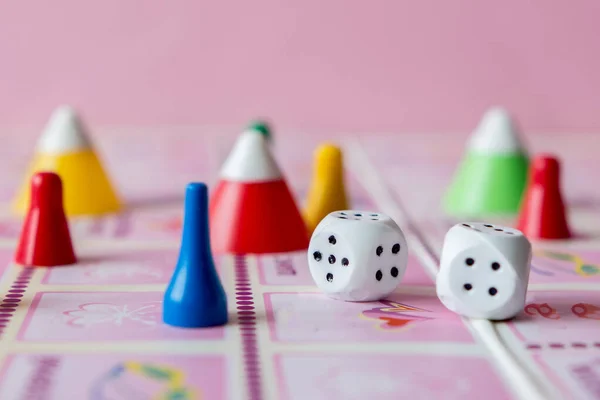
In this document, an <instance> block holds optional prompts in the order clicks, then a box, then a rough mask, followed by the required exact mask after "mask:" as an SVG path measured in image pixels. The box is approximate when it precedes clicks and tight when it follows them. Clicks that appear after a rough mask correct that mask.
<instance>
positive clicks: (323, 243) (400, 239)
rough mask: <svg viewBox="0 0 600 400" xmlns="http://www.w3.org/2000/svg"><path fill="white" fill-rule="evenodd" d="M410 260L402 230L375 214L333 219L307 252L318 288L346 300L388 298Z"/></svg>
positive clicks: (318, 230) (335, 214)
mask: <svg viewBox="0 0 600 400" xmlns="http://www.w3.org/2000/svg"><path fill="white" fill-rule="evenodd" d="M407 259H408V248H407V244H406V239H405V238H404V234H403V233H402V231H401V230H400V228H399V227H398V225H397V224H396V223H395V222H394V221H393V220H392V219H391V218H389V217H388V216H387V215H385V214H382V213H378V212H372V211H358V210H344V211H336V212H333V213H331V214H329V215H328V216H327V217H325V218H324V219H323V220H322V221H321V223H320V224H319V225H318V226H317V228H316V229H315V231H314V233H313V236H312V238H311V241H310V245H309V251H308V263H309V268H310V272H311V275H312V277H313V279H314V281H315V283H316V284H317V286H318V287H319V288H320V289H321V290H322V291H323V292H325V293H326V294H327V295H329V296H330V297H333V298H335V299H339V300H346V301H373V300H379V299H382V298H385V297H386V296H388V295H389V294H390V293H391V292H393V291H394V289H396V287H397V286H398V285H399V283H400V281H401V280H402V277H403V275H404V272H405V270H406V264H407Z"/></svg>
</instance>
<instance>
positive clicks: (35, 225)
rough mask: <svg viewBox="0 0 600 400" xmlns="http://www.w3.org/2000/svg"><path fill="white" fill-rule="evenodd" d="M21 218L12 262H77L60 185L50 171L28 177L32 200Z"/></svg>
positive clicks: (46, 264)
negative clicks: (21, 223) (21, 225)
mask: <svg viewBox="0 0 600 400" xmlns="http://www.w3.org/2000/svg"><path fill="white" fill-rule="evenodd" d="M29 203H30V206H29V211H28V212H27V216H26V217H25V221H24V222H23V228H22V230H21V236H20V239H19V244H18V246H17V251H16V253H15V262H16V263H17V264H21V265H23V266H26V267H53V266H57V265H68V264H74V263H76V262H77V259H76V257H75V253H74V251H73V245H72V243H71V234H70V233H69V224H68V222H67V217H66V216H65V213H64V209H63V188H62V182H61V180H60V177H59V176H58V175H57V174H55V173H53V172H38V173H37V174H35V175H34V176H33V177H32V178H31V201H30V202H29Z"/></svg>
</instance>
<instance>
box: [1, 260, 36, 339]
mask: <svg viewBox="0 0 600 400" xmlns="http://www.w3.org/2000/svg"><path fill="white" fill-rule="evenodd" d="M33 272H34V269H33V268H23V269H22V270H21V272H20V273H19V275H18V276H17V278H16V279H15V281H14V282H13V284H12V285H11V288H10V290H9V292H10V293H15V292H16V293H19V294H18V295H15V294H7V295H6V296H4V298H3V299H2V301H1V302H0V307H2V322H1V323H0V339H2V337H3V336H4V331H5V330H6V328H7V327H8V325H9V324H10V322H11V320H12V317H13V312H14V311H15V310H16V309H17V308H18V306H19V304H20V303H21V301H23V299H22V294H21V293H25V290H26V289H27V286H28V285H29V280H30V279H31V276H32V275H33ZM15 296H20V297H15Z"/></svg>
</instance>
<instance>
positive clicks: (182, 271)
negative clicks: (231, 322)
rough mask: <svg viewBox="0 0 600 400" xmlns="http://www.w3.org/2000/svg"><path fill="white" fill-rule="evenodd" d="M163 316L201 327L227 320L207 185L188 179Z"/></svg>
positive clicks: (173, 322)
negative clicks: (214, 251)
mask: <svg viewBox="0 0 600 400" xmlns="http://www.w3.org/2000/svg"><path fill="white" fill-rule="evenodd" d="M163 320H164V322H165V323H166V324H168V325H173V326H178V327H184V328H204V327H209V326H217V325H224V324H226V323H227V297H226V296H225V290H224V289H223V285H222V284H221V281H220V279H219V275H218V274H217V270H216V268H215V264H214V261H213V257H212V252H211V249H210V236H209V227H208V188H207V187H206V185H205V184H204V183H190V184H188V185H187V188H186V193H185V213H184V222H183V235H182V239H181V249H180V251H179V260H178V261H177V265H176V266H175V271H174V272H173V277H172V278H171V282H170V283H169V286H168V287H167V290H166V292H165V297H164V303H163Z"/></svg>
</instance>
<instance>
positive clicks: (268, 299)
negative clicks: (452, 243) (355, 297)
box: [264, 293, 473, 343]
mask: <svg viewBox="0 0 600 400" xmlns="http://www.w3.org/2000/svg"><path fill="white" fill-rule="evenodd" d="M264 300H265V308H266V312H267V320H268V323H269V329H270V332H271V339H272V340H273V341H278V342H336V343H340V342H342V343H343V342H360V343H365V342H382V341H394V342H402V341H405V342H439V341H444V342H459V343H473V337H472V336H471V334H470V333H469V331H468V330H467V328H466V326H465V325H464V323H463V322H462V320H461V318H460V317H458V316H457V315H456V314H453V313H448V312H447V311H446V309H445V308H444V306H443V305H442V304H441V303H440V302H439V300H438V298H437V297H435V296H425V295H413V294H402V293H394V294H393V295H392V296H390V298H389V299H388V300H387V301H381V302H368V303H351V302H343V301H337V300H332V299H330V298H328V297H327V296H325V295H324V294H321V293H266V294H265V295H264ZM297 316H302V318H298V317H297Z"/></svg>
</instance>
